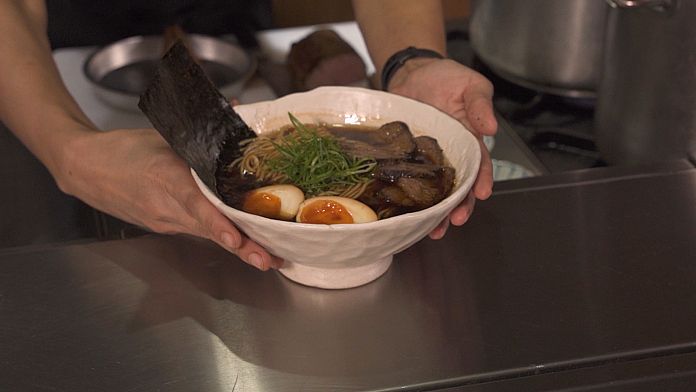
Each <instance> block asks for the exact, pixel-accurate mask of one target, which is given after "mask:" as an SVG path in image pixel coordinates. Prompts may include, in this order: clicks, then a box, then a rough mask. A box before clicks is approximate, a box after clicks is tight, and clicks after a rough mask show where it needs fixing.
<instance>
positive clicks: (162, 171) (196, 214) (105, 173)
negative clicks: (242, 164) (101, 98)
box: [54, 129, 283, 271]
mask: <svg viewBox="0 0 696 392" xmlns="http://www.w3.org/2000/svg"><path fill="white" fill-rule="evenodd" d="M62 155H63V158H62V161H61V163H60V170H59V171H58V172H57V173H54V177H55V178H56V181H57V182H58V185H59V187H60V188H61V190H63V191H64V192H66V193H68V194H71V195H73V196H75V197H77V198H79V199H81V200H83V201H84V202H85V203H87V204H89V205H91V206H92V207H94V208H96V209H98V210H101V211H104V212H106V213H108V214H110V215H113V216H115V217H117V218H120V219H122V220H124V221H127V222H130V223H133V224H136V225H139V226H143V227H146V228H148V229H150V230H152V231H155V232H158V233H168V234H175V233H185V234H191V235H194V236H198V237H203V238H207V239H210V240H212V241H214V242H216V243H217V244H219V245H220V246H222V247H223V248H225V249H227V250H228V251H230V252H232V253H235V254H236V255H237V256H238V257H240V258H241V259H242V260H244V261H245V262H247V263H249V264H251V265H253V266H255V267H256V268H258V269H260V270H263V271H265V270H268V269H269V268H279V267H280V266H281V265H282V263H283V261H282V260H281V259H279V258H277V257H274V256H271V255H270V254H269V253H268V252H267V251H266V250H265V249H263V248H262V247H261V246H260V245H258V244H257V243H255V242H253V241H251V240H250V239H249V238H247V237H246V236H244V235H243V234H241V233H240V232H239V231H238V230H237V229H236V228H235V226H234V225H233V224H232V222H230V221H229V220H228V219H227V218H226V217H225V216H224V215H222V214H221V213H220V212H219V211H218V210H217V209H216V208H215V207H214V206H213V205H212V204H211V203H210V202H209V201H208V200H207V199H206V198H205V196H203V194H202V193H201V192H200V190H199V189H198V187H197V186H196V184H195V182H194V180H193V178H192V177H191V173H190V171H189V168H188V166H187V165H186V163H185V162H184V161H183V160H182V159H181V158H179V156H177V155H176V154H175V153H174V152H173V151H172V150H171V148H170V147H169V145H168V144H167V143H166V141H165V140H164V139H163V138H162V137H161V136H160V135H159V134H158V133H157V132H156V131H155V130H154V129H124V130H114V131H108V132H87V133H85V134H84V135H83V136H80V137H79V138H76V139H75V140H72V141H71V142H70V143H68V145H67V146H65V149H64V153H63V154H62Z"/></svg>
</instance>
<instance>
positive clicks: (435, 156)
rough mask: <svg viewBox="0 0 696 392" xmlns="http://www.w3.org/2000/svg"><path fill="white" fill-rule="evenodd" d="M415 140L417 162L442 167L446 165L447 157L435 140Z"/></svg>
mask: <svg viewBox="0 0 696 392" xmlns="http://www.w3.org/2000/svg"><path fill="white" fill-rule="evenodd" d="M413 140H414V142H415V143H416V156H415V159H416V160H418V161H423V162H425V163H431V164H433V165H440V166H442V165H444V164H445V155H444V154H443V152H442V148H441V147H440V144H438V142H437V140H436V139H435V138H433V137H430V136H418V137H417V138H415V139H413Z"/></svg>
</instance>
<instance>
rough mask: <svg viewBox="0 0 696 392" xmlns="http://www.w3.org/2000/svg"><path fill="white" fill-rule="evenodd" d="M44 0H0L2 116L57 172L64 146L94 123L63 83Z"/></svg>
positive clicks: (0, 115) (49, 166) (0, 104)
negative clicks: (47, 33) (48, 26)
mask: <svg viewBox="0 0 696 392" xmlns="http://www.w3.org/2000/svg"><path fill="white" fill-rule="evenodd" d="M46 17H47V16H46V9H45V5H44V2H43V0H25V1H21V0H4V1H0V53H2V56H0V120H2V122H4V123H5V125H7V127H8V128H10V129H11V130H12V131H13V132H14V133H15V134H16V135H17V137H18V138H19V139H20V140H22V142H23V143H24V144H25V145H26V146H27V147H28V148H29V149H30V150H31V151H32V153H34V154H35V155H36V156H37V157H38V158H39V159H40V160H41V161H42V162H43V163H44V164H45V165H46V166H47V167H48V169H49V170H51V172H52V173H53V174H54V176H55V171H57V170H58V166H59V165H60V163H59V161H60V159H61V158H60V155H61V151H62V148H63V146H65V145H66V144H67V143H68V142H69V141H70V140H71V139H73V138H75V137H77V136H79V135H80V134H81V133H84V132H86V131H88V130H90V129H93V128H94V126H93V125H92V124H91V122H90V121H89V120H88V119H87V117H86V116H85V115H84V113H83V112H82V111H81V110H80V108H79V107H78V105H77V103H76V102H75V100H74V99H73V98H72V96H70V94H69V92H68V91H67V89H66V88H65V86H64V84H63V82H62V80H61V78H60V75H59V73H58V70H57V68H56V65H55V63H54V61H53V56H52V54H51V49H50V45H49V42H48V38H47V36H46Z"/></svg>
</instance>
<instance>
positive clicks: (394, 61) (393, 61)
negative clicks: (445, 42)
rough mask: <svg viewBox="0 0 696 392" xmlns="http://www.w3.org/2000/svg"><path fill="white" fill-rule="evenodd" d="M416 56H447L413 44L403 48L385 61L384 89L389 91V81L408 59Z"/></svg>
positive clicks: (383, 71)
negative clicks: (415, 46)
mask: <svg viewBox="0 0 696 392" xmlns="http://www.w3.org/2000/svg"><path fill="white" fill-rule="evenodd" d="M416 57H431V58H437V59H443V58H445V57H444V56H443V55H441V54H440V53H438V52H436V51H434V50H430V49H420V48H414V47H413V46H409V47H408V48H406V49H402V50H400V51H398V52H396V53H394V54H393V55H392V56H391V57H389V59H388V60H387V62H386V63H384V68H382V78H381V82H382V90H384V91H387V88H388V87H389V82H390V81H391V78H392V77H393V76H394V74H395V73H396V71H398V70H399V68H401V67H402V66H403V65H404V64H405V63H406V62H407V61H408V60H410V59H412V58H416Z"/></svg>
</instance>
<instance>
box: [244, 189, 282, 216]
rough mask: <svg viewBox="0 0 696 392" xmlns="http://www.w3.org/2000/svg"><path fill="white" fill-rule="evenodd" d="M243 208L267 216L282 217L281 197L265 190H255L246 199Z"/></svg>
mask: <svg viewBox="0 0 696 392" xmlns="http://www.w3.org/2000/svg"><path fill="white" fill-rule="evenodd" d="M242 210H244V211H245V212H248V213H250V214H254V215H261V216H264V217H266V218H273V219H279V218H280V198H279V197H278V196H275V195H272V194H270V193H265V192H254V193H252V194H250V195H248V196H247V197H246V199H244V205H243V206H242Z"/></svg>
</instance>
